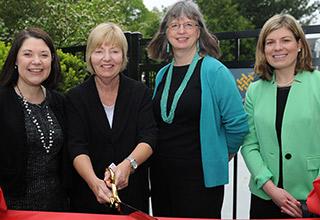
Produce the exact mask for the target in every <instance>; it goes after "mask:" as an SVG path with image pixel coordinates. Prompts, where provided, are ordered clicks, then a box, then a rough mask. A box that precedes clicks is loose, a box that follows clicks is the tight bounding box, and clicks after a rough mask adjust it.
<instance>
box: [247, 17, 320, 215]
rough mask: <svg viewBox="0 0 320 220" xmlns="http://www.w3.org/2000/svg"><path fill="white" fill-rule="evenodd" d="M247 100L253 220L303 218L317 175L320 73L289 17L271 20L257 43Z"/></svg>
mask: <svg viewBox="0 0 320 220" xmlns="http://www.w3.org/2000/svg"><path fill="white" fill-rule="evenodd" d="M254 71H255V73H256V74H257V75H258V76H259V77H260V80H258V81H257V82H254V83H252V84H251V85H250V87H249V89H248V91H247V95H246V101H245V109H246V111H247V113H248V116H249V127H250V133H249V134H248V135H247V136H246V138H245V142H244V145H243V147H242V149H241V152H242V155H243V157H244V159H245V162H246V165H247V167H248V169H249V171H250V173H251V179H250V190H251V193H252V195H251V210H250V218H288V217H290V216H292V217H302V206H303V204H304V202H305V200H306V198H307V195H308V193H309V192H310V191H311V189H312V182H313V181H314V179H316V178H317V177H318V176H319V174H320V173H319V168H320V147H319V143H320V72H319V71H315V70H313V68H312V58H311V52H310V48H309V47H308V44H307V41H306V38H305V35H304V33H303V30H302V28H301V27H300V25H299V24H298V23H297V21H296V20H295V19H294V18H293V17H292V16H290V15H287V14H280V15H275V16H273V17H272V18H270V19H269V20H268V21H267V22H266V23H265V24H264V26H263V28H262V30H261V32H260V36H259V39H258V43H257V49H256V63H255V67H254Z"/></svg>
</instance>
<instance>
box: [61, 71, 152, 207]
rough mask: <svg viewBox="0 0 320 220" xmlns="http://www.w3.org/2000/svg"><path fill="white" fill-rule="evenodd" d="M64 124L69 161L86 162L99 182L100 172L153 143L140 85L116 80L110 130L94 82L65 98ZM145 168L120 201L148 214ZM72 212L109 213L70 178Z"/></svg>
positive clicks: (146, 93)
mask: <svg viewBox="0 0 320 220" xmlns="http://www.w3.org/2000/svg"><path fill="white" fill-rule="evenodd" d="M67 100H68V102H67V103H68V105H67V112H68V119H69V128H70V129H69V131H68V135H69V142H68V147H69V151H70V155H71V158H72V159H74V158H75V157H76V156H78V155H80V154H86V155H88V156H89V157H90V159H91V162H92V166H93V169H94V172H95V174H96V175H97V177H98V178H100V179H103V177H104V172H105V168H106V167H107V166H108V165H110V164H111V163H112V162H113V163H115V164H118V163H120V162H122V161H123V160H124V159H125V158H126V157H127V156H129V154H130V153H131V152H132V151H133V150H134V148H135V147H136V145H137V144H138V143H141V142H145V143H148V144H149V145H150V146H151V147H152V148H154V147H155V142H156V133H157V128H156V123H155V121H154V117H153V112H152V102H151V91H150V90H149V89H148V88H147V87H146V86H145V85H143V84H142V83H140V82H137V81H135V80H132V79H130V78H128V77H126V76H124V75H122V74H121V75H120V85H119V91H118V96H117V99H116V103H115V107H114V116H113V126H112V129H111V128H110V126H109V123H108V119H107V116H106V113H105V111H104V107H103V105H102V103H101V101H100V98H99V94H98V91H97V88H96V84H95V80H94V76H91V77H90V78H89V79H88V80H87V81H85V82H84V83H82V84H81V85H79V86H77V87H75V88H73V89H71V90H70V91H69V92H68V94H67ZM147 173H148V172H147V166H146V163H144V164H142V165H141V166H139V167H138V169H137V170H136V172H135V173H134V174H132V175H131V176H130V179H129V186H128V187H126V188H125V189H123V190H121V191H119V197H120V199H121V200H122V201H124V202H125V203H128V204H130V205H132V206H134V207H137V208H139V209H142V210H145V211H148V196H149V186H148V175H147ZM71 206H72V208H73V211H79V212H90V213H111V210H110V209H108V207H106V206H105V205H101V204H99V203H98V202H97V200H96V197H95V196H94V193H93V192H92V191H91V190H90V188H89V187H88V185H87V183H86V182H85V181H84V180H83V179H82V178H81V177H80V175H78V174H77V173H75V175H74V178H73V189H72V192H71Z"/></svg>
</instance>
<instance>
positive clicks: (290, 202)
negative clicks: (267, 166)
mask: <svg viewBox="0 0 320 220" xmlns="http://www.w3.org/2000/svg"><path fill="white" fill-rule="evenodd" d="M263 190H264V191H265V192H266V193H267V194H268V195H269V196H270V197H271V199H272V201H273V202H274V203H275V204H276V205H277V206H279V208H281V212H283V213H286V214H288V215H290V216H292V217H295V218H302V209H301V203H300V202H299V201H298V200H296V199H295V198H294V197H293V196H292V195H291V194H290V193H288V192H287V191H286V190H284V189H282V188H279V187H277V186H276V185H274V183H273V182H272V181H271V180H269V181H268V182H266V183H265V184H264V186H263Z"/></svg>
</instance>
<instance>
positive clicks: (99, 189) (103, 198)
mask: <svg viewBox="0 0 320 220" xmlns="http://www.w3.org/2000/svg"><path fill="white" fill-rule="evenodd" d="M89 187H90V189H91V190H92V191H93V193H94V195H95V196H96V198H97V201H98V202H99V203H101V204H105V203H110V198H111V197H112V192H111V190H110V189H109V188H108V187H107V185H106V183H105V182H104V181H103V180H101V179H99V178H96V179H95V180H94V181H93V182H92V183H91V184H90V186H89Z"/></svg>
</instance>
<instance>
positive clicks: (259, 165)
mask: <svg viewBox="0 0 320 220" xmlns="http://www.w3.org/2000/svg"><path fill="white" fill-rule="evenodd" d="M252 90H253V89H252V84H251V85H250V86H249V89H248V91H247V93H246V99H245V111H246V112H247V114H248V122H249V133H248V135H247V136H246V137H245V140H244V144H243V146H242V148H241V154H242V156H243V158H244V161H245V163H246V165H247V167H248V170H249V172H250V174H251V179H252V180H253V181H254V184H255V185H256V187H257V188H261V187H262V186H263V185H264V184H265V183H266V182H267V181H268V180H269V179H271V178H272V177H273V175H272V173H271V171H270V170H269V169H268V167H267V166H266V164H265V162H264V161H263V159H262V157H261V154H260V146H259V140H258V138H257V134H256V128H255V123H254V103H253V101H252V98H253V92H252Z"/></svg>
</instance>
